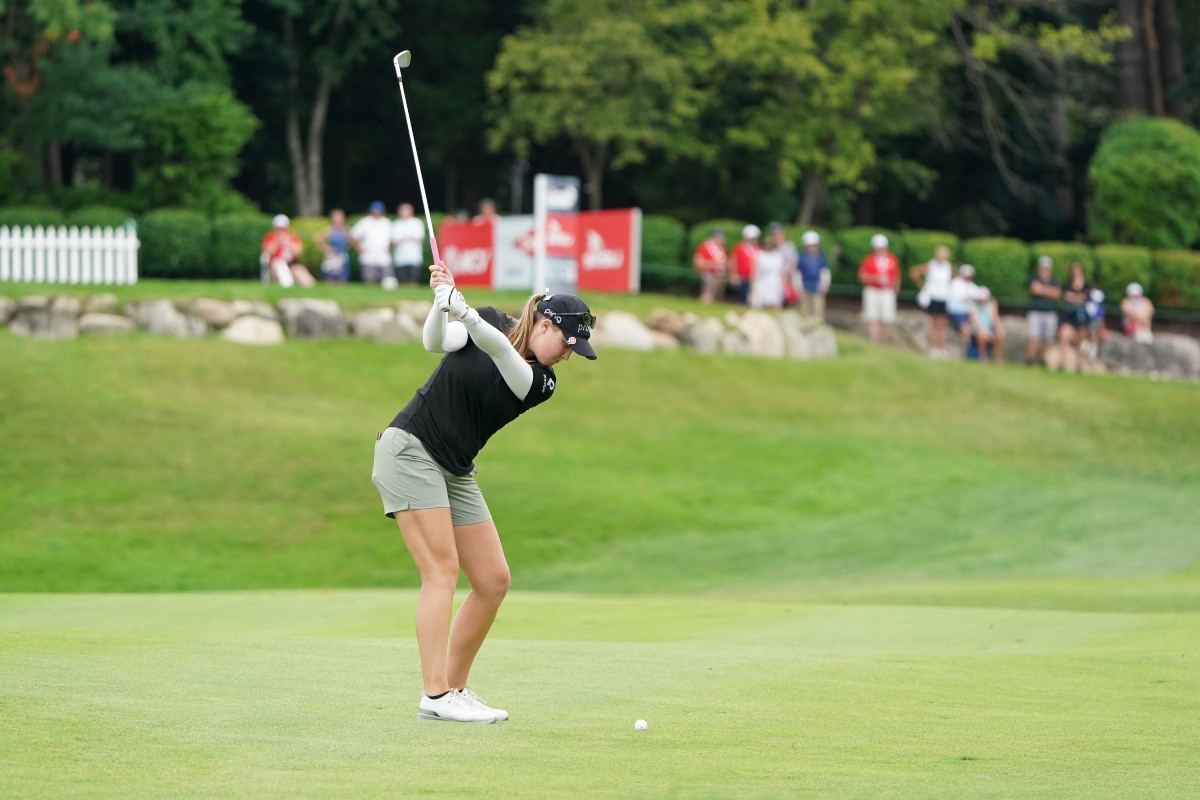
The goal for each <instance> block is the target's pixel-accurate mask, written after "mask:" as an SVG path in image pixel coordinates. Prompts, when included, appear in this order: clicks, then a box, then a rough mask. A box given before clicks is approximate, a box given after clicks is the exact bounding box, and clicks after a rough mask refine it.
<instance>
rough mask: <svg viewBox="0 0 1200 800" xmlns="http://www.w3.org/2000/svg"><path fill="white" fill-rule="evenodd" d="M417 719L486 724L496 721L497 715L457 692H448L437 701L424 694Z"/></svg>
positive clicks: (418, 708)
mask: <svg viewBox="0 0 1200 800" xmlns="http://www.w3.org/2000/svg"><path fill="white" fill-rule="evenodd" d="M417 719H428V720H437V721H440V722H476V723H482V724H486V723H489V722H495V721H496V713H495V712H494V711H492V710H491V709H490V708H489V709H486V710H485V709H484V708H481V707H479V706H477V705H475V704H474V703H472V702H470V701H469V700H467V699H466V698H465V697H463V696H462V695H461V694H459V693H458V692H455V691H450V692H446V693H445V694H444V695H442V696H441V697H439V698H437V699H436V700H435V699H434V698H432V697H430V696H429V695H427V694H425V693H424V692H422V693H421V703H420V705H419V706H418V707H417Z"/></svg>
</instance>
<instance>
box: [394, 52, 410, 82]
mask: <svg viewBox="0 0 1200 800" xmlns="http://www.w3.org/2000/svg"><path fill="white" fill-rule="evenodd" d="M392 63H393V64H395V65H396V77H397V78H399V77H400V70H402V69H404V68H405V67H407V66H408V65H409V64H411V63H412V52H411V51H409V50H401V51H400V52H399V53H396V57H395V58H393V59H392Z"/></svg>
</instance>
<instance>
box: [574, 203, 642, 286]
mask: <svg viewBox="0 0 1200 800" xmlns="http://www.w3.org/2000/svg"><path fill="white" fill-rule="evenodd" d="M633 214H634V212H633V211H632V210H630V209H617V210H614V211H589V212H586V213H583V214H580V215H579V233H580V238H581V239H582V244H583V246H582V247H581V248H580V249H579V251H578V252H577V257H578V259H579V276H578V281H577V285H578V287H579V289H580V290H581V291H593V292H628V291H629V290H630V288H631V285H630V284H631V280H632V275H631V273H630V271H631V270H632V269H633V258H632V255H633Z"/></svg>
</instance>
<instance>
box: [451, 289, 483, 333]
mask: <svg viewBox="0 0 1200 800" xmlns="http://www.w3.org/2000/svg"><path fill="white" fill-rule="evenodd" d="M446 310H447V311H449V312H450V316H451V317H454V319H457V320H460V321H461V322H463V323H464V324H465V325H466V326H467V327H468V328H469V327H471V326H472V325H474V324H475V323H476V322H478V321H479V314H478V312H476V311H475V309H473V308H471V307H470V306H469V305H467V298H465V297H463V295H462V292H460V291H459V290H458V289H454V290H452V291H451V292H450V298H449V300H448V301H447V306H446Z"/></svg>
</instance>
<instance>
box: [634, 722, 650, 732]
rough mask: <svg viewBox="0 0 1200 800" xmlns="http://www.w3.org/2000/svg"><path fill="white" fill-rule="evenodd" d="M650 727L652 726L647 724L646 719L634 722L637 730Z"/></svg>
mask: <svg viewBox="0 0 1200 800" xmlns="http://www.w3.org/2000/svg"><path fill="white" fill-rule="evenodd" d="M649 727H650V726H649V725H647V724H646V720H644V719H639V720H638V721H637V722H635V723H633V729H634V730H635V731H644V730H646V729H647V728H649Z"/></svg>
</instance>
